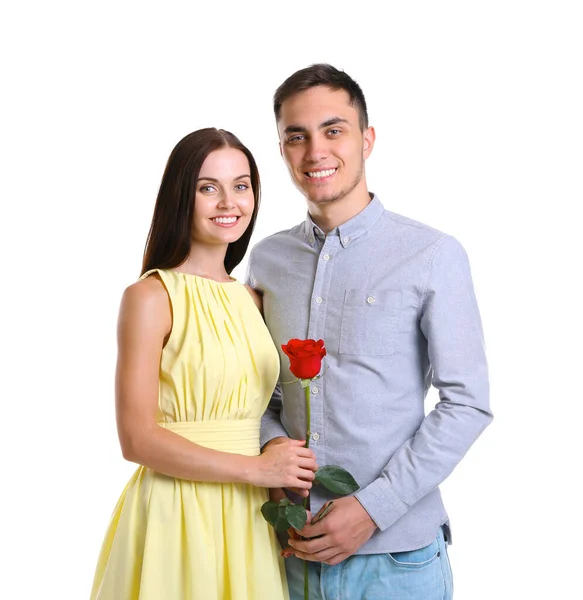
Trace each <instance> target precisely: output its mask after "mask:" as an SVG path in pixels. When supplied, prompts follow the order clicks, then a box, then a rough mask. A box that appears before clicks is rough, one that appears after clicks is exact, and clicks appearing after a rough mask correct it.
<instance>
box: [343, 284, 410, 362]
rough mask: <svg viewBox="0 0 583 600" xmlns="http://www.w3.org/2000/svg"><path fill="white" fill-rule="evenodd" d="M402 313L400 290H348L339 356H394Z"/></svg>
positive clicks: (345, 298)
mask: <svg viewBox="0 0 583 600" xmlns="http://www.w3.org/2000/svg"><path fill="white" fill-rule="evenodd" d="M400 314H401V292H400V291H399V290H366V289H358V290H357V289H352V290H346V292H345V295H344V304H343V307H342V322H341V326H340V348H339V352H340V354H360V355H362V356H388V355H390V354H394V352H395V349H396V343H397V335H398V331H399V319H400Z"/></svg>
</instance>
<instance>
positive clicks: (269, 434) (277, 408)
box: [245, 249, 289, 448]
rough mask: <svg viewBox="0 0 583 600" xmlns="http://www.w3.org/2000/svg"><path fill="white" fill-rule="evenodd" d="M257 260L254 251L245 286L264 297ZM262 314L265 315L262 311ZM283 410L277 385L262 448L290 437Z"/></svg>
mask: <svg viewBox="0 0 583 600" xmlns="http://www.w3.org/2000/svg"><path fill="white" fill-rule="evenodd" d="M256 260H257V257H256V256H255V250H254V249H253V250H252V251H251V254H250V255H249V262H248V263H247V273H246V275H245V285H246V286H248V287H250V288H251V289H252V290H254V291H255V292H256V293H257V294H259V296H261V297H263V290H262V289H261V287H260V285H259V284H258V282H257V278H256V276H255V268H256ZM258 306H260V307H261V308H262V306H263V304H262V302H261V303H259V305H258ZM261 308H260V310H261ZM261 314H263V311H262V310H261ZM281 408H282V402H281V388H280V386H279V384H277V385H276V386H275V389H274V390H273V393H272V395H271V400H270V401H269V405H268V407H267V410H266V411H265V413H264V414H263V416H262V418H261V448H263V447H264V446H265V444H267V443H268V442H270V441H271V440H272V439H274V438H277V437H289V436H288V434H287V431H286V430H285V429H284V427H283V425H282V424H281V417H280V413H281Z"/></svg>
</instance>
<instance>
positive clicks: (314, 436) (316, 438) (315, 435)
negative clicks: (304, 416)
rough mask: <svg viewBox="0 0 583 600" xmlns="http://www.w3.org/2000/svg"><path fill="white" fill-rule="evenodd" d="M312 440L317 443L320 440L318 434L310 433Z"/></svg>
mask: <svg viewBox="0 0 583 600" xmlns="http://www.w3.org/2000/svg"><path fill="white" fill-rule="evenodd" d="M312 439H313V440H314V441H315V442H317V441H318V440H319V439H320V434H319V433H312Z"/></svg>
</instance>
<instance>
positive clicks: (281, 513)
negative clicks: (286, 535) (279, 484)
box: [274, 505, 291, 533]
mask: <svg viewBox="0 0 583 600" xmlns="http://www.w3.org/2000/svg"><path fill="white" fill-rule="evenodd" d="M287 508H288V507H287V506H281V505H280V506H278V507H277V520H276V521H275V525H274V527H275V530H276V531H277V532H279V533H283V532H284V531H287V530H288V529H289V528H290V527H291V525H290V522H289V521H288V520H287V516H286V514H285V511H286V509H287Z"/></svg>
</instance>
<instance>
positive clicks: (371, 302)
mask: <svg viewBox="0 0 583 600" xmlns="http://www.w3.org/2000/svg"><path fill="white" fill-rule="evenodd" d="M366 301H367V302H368V303H369V304H374V302H375V297H374V296H369V297H368V298H367V299H366Z"/></svg>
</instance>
